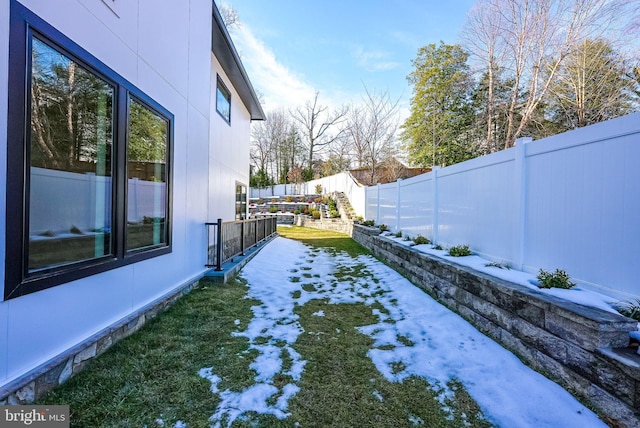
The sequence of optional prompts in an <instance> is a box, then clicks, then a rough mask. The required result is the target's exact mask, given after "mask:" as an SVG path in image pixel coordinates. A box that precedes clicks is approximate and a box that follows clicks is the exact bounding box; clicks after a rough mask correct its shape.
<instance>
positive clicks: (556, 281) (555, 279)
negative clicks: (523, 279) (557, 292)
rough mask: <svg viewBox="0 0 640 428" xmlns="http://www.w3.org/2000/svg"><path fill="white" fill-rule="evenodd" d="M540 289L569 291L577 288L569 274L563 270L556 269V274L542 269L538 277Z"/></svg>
mask: <svg viewBox="0 0 640 428" xmlns="http://www.w3.org/2000/svg"><path fill="white" fill-rule="evenodd" d="M537 279H538V282H539V283H540V285H539V286H538V287H540V288H562V289H565V290H569V289H571V288H573V287H575V286H576V284H575V283H574V282H571V277H569V274H568V273H567V272H565V271H564V270H562V269H556V271H555V272H547V271H546V270H544V269H540V272H538V276H537Z"/></svg>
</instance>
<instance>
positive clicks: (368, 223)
mask: <svg viewBox="0 0 640 428" xmlns="http://www.w3.org/2000/svg"><path fill="white" fill-rule="evenodd" d="M374 224H376V223H375V221H373V220H365V221H363V222H362V225H363V226H369V227H371V226H373V225H374Z"/></svg>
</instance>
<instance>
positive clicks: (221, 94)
mask: <svg viewBox="0 0 640 428" xmlns="http://www.w3.org/2000/svg"><path fill="white" fill-rule="evenodd" d="M216 110H217V111H218V113H220V116H222V117H223V118H224V120H226V121H227V123H231V93H230V92H229V90H228V89H227V87H226V86H224V83H222V81H221V80H220V78H218V85H217V89H216Z"/></svg>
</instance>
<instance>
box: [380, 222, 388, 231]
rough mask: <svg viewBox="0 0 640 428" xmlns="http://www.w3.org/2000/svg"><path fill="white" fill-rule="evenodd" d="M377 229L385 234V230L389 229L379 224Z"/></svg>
mask: <svg viewBox="0 0 640 428" xmlns="http://www.w3.org/2000/svg"><path fill="white" fill-rule="evenodd" d="M378 229H380V230H381V231H383V232H386V231H387V230H389V227H388V226H387V225H386V224H379V225H378Z"/></svg>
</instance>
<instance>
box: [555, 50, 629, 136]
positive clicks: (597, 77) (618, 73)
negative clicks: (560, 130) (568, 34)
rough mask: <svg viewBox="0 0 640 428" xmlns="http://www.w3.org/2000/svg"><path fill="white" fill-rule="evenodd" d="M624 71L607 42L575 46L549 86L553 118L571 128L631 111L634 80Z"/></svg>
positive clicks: (623, 63) (623, 66) (626, 68)
mask: <svg viewBox="0 0 640 428" xmlns="http://www.w3.org/2000/svg"><path fill="white" fill-rule="evenodd" d="M627 70H628V67H627V65H626V64H625V62H624V59H623V58H622V57H621V55H619V53H618V52H616V51H615V50H614V49H613V48H612V46H611V43H609V42H608V41H605V40H586V41H585V42H583V43H581V44H580V45H578V46H576V47H575V48H574V49H573V50H572V52H571V53H570V55H569V56H568V57H567V60H566V61H565V64H564V65H563V66H562V67H561V69H560V70H559V71H558V73H557V77H556V80H555V82H554V84H553V85H552V86H551V88H550V95H551V97H550V99H551V107H555V111H553V113H554V114H555V115H556V116H558V117H557V118H556V120H557V121H558V122H560V123H562V124H564V125H565V126H566V127H567V128H568V129H573V128H578V127H583V126H587V125H591V124H593V123H597V122H602V121H605V120H608V119H612V118H614V117H618V116H622V115H624V114H627V113H629V112H631V111H632V110H633V101H634V97H633V94H634V88H635V87H636V82H635V80H634V79H632V78H630V76H628V74H627Z"/></svg>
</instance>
